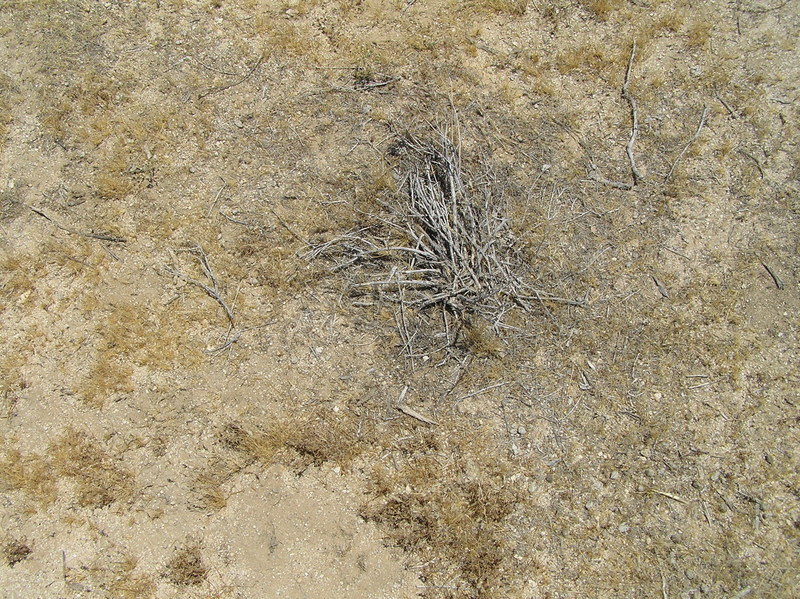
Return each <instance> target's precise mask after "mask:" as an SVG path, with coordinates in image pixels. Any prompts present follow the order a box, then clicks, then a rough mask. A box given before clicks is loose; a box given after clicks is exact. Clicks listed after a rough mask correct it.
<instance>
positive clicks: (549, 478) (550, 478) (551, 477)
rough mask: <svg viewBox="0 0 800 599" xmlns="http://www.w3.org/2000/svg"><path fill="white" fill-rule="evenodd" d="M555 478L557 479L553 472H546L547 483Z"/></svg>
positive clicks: (545, 479)
mask: <svg viewBox="0 0 800 599" xmlns="http://www.w3.org/2000/svg"><path fill="white" fill-rule="evenodd" d="M555 479H556V477H555V476H553V475H552V474H546V475H545V477H544V481H545V482H547V483H551V482H553V481H554V480H555Z"/></svg>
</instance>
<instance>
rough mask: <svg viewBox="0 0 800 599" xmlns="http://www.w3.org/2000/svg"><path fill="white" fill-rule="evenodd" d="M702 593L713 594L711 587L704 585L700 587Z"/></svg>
mask: <svg viewBox="0 0 800 599" xmlns="http://www.w3.org/2000/svg"><path fill="white" fill-rule="evenodd" d="M700 592H701V593H703V595H708V593H710V592H711V587H710V586H708V585H707V584H706V583H703V584H701V585H700Z"/></svg>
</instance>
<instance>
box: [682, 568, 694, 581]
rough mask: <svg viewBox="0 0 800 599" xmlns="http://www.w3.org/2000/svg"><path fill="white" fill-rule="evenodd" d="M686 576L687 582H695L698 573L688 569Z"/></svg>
mask: <svg viewBox="0 0 800 599" xmlns="http://www.w3.org/2000/svg"><path fill="white" fill-rule="evenodd" d="M684 575H685V576H686V579H687V580H694V579H695V578H697V572H695V571H694V570H692V569H691V568H688V569H687V570H686V571H685V572H684Z"/></svg>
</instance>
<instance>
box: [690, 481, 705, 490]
mask: <svg viewBox="0 0 800 599" xmlns="http://www.w3.org/2000/svg"><path fill="white" fill-rule="evenodd" d="M692 487H693V488H695V489H702V488H703V486H702V485H701V484H700V483H699V482H697V481H696V480H693V481H692Z"/></svg>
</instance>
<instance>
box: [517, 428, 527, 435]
mask: <svg viewBox="0 0 800 599" xmlns="http://www.w3.org/2000/svg"><path fill="white" fill-rule="evenodd" d="M527 432H528V429H526V428H525V427H524V426H522V425H519V426H518V427H517V434H518V435H519V436H520V437H521V436H523V435H524V434H525V433H527Z"/></svg>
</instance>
